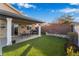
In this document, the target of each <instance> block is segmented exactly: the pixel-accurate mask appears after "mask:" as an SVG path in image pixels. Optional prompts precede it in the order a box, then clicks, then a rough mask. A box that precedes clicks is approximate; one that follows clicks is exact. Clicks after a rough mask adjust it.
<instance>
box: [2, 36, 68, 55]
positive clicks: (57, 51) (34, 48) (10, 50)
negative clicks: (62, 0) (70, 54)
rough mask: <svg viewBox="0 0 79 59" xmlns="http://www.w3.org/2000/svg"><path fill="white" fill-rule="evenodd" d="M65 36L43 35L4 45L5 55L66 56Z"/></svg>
mask: <svg viewBox="0 0 79 59" xmlns="http://www.w3.org/2000/svg"><path fill="white" fill-rule="evenodd" d="M65 43H67V40H66V39H64V38H59V37H54V36H46V35H43V36H42V37H40V38H36V39H32V40H28V41H25V42H22V43H18V44H14V45H12V46H6V47H3V56H64V55H66V54H65V49H64V44H65Z"/></svg>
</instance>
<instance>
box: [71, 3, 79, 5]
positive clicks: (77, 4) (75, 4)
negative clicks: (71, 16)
mask: <svg viewBox="0 0 79 59" xmlns="http://www.w3.org/2000/svg"><path fill="white" fill-rule="evenodd" d="M70 5H79V3H70Z"/></svg>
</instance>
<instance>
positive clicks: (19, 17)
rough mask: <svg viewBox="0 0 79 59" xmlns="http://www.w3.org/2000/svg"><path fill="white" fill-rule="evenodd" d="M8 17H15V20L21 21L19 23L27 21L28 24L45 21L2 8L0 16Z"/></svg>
mask: <svg viewBox="0 0 79 59" xmlns="http://www.w3.org/2000/svg"><path fill="white" fill-rule="evenodd" d="M6 17H10V18H13V21H14V22H19V23H27V24H31V23H43V22H42V21H38V20H35V19H32V18H30V17H27V16H24V15H17V14H14V13H11V12H9V11H5V10H1V9H0V18H3V19H5V18H6Z"/></svg>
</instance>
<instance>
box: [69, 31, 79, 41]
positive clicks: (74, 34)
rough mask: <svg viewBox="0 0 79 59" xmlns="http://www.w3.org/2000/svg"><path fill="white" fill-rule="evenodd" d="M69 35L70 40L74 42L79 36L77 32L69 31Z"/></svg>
mask: <svg viewBox="0 0 79 59" xmlns="http://www.w3.org/2000/svg"><path fill="white" fill-rule="evenodd" d="M68 36H69V40H70V41H71V42H73V40H75V39H77V38H78V35H77V33H76V32H68Z"/></svg>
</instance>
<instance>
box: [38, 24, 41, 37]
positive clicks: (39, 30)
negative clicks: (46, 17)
mask: <svg viewBox="0 0 79 59" xmlns="http://www.w3.org/2000/svg"><path fill="white" fill-rule="evenodd" d="M38 35H39V36H41V25H40V24H39V26H38Z"/></svg>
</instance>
